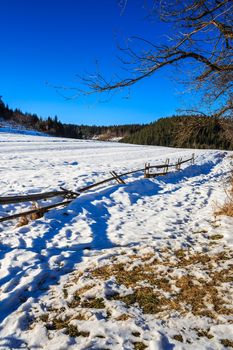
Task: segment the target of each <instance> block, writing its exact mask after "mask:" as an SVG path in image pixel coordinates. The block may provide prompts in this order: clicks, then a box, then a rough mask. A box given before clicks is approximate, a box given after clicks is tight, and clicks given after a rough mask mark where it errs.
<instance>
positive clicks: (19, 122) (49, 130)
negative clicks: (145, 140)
mask: <svg viewBox="0 0 233 350" xmlns="http://www.w3.org/2000/svg"><path fill="white" fill-rule="evenodd" d="M0 119H2V120H3V121H4V122H5V123H8V124H13V125H14V126H15V127H16V129H17V127H19V126H21V127H22V128H25V129H27V130H33V131H38V132H42V133H46V134H49V135H53V136H60V137H69V138H79V139H92V138H94V139H97V140H116V141H118V140H120V139H121V138H123V137H126V136H130V135H132V134H134V133H136V132H138V131H139V130H141V129H142V128H144V127H145V125H140V124H131V125H112V126H96V125H93V126H89V125H76V124H64V123H62V122H60V121H59V120H58V118H57V117H56V116H55V117H54V118H51V117H48V118H47V119H43V118H41V117H39V116H38V115H37V114H30V113H23V112H22V111H20V110H19V109H15V110H13V109H11V108H9V107H8V106H7V105H6V104H5V103H4V102H3V101H2V100H1V98H0Z"/></svg>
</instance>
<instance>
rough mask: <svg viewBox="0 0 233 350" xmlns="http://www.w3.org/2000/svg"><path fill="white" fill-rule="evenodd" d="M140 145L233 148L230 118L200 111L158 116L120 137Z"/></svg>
mask: <svg viewBox="0 0 233 350" xmlns="http://www.w3.org/2000/svg"><path fill="white" fill-rule="evenodd" d="M121 141H122V142H126V143H134V144H140V145H158V146H169V147H185V148H186V147H188V148H214V149H215V148H216V149H226V150H232V149H233V121H232V119H228V118H216V117H207V116H200V115H192V116H187V115H183V116H172V117H170V118H161V119H159V120H158V121H156V122H154V123H151V124H149V125H147V126H145V127H144V128H143V129H142V130H140V131H137V132H135V133H134V134H133V135H130V136H127V137H125V138H123V139H122V140H121Z"/></svg>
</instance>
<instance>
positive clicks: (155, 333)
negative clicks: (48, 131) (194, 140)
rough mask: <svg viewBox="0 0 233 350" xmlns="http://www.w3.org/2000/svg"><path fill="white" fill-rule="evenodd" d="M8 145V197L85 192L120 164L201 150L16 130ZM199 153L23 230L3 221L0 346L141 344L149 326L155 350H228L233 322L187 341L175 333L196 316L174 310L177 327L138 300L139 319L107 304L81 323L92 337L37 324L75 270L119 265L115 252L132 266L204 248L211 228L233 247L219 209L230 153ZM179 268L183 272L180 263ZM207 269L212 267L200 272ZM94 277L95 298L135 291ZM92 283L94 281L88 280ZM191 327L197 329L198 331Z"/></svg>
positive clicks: (4, 191)
mask: <svg viewBox="0 0 233 350" xmlns="http://www.w3.org/2000/svg"><path fill="white" fill-rule="evenodd" d="M0 145H1V148H0V171H1V181H0V195H1V196H6V195H17V194H28V193H38V192H43V191H48V190H49V191H50V190H58V189H59V187H60V186H63V187H65V188H67V189H71V190H73V191H77V190H78V189H79V188H81V187H82V186H85V185H89V184H92V183H93V182H96V181H99V180H102V179H104V178H107V177H109V172H110V171H111V170H115V171H116V172H118V173H122V172H126V171H129V170H133V169H137V168H142V167H143V166H144V163H145V162H149V163H151V164H160V163H161V162H164V161H165V159H166V158H170V161H171V162H175V161H176V160H177V158H179V157H183V159H185V158H190V156H191V155H192V153H193V152H194V151H193V150H189V149H175V148H166V147H156V146H137V145H128V144H127V145H126V144H118V143H111V142H107V143H106V142H100V141H83V140H72V139H61V138H53V137H45V136H33V135H17V134H12V133H2V134H1V133H0ZM195 157H196V159H195V164H194V165H191V164H188V163H187V164H184V165H183V167H182V171H179V172H174V173H171V174H168V175H166V176H164V177H162V176H161V177H158V178H154V179H144V178H143V176H142V173H140V172H138V173H136V174H134V175H131V176H129V177H127V178H125V181H126V182H127V185H120V184H118V183H116V182H114V181H113V182H111V183H109V184H105V185H103V186H102V187H99V188H97V189H93V190H91V191H89V192H88V193H85V194H82V195H81V196H80V197H79V198H77V199H76V200H74V201H73V202H72V203H71V204H70V205H69V206H68V207H65V208H61V209H59V208H57V209H54V210H51V211H50V212H48V213H46V214H45V216H44V217H42V218H40V219H37V220H35V221H31V222H30V223H29V224H28V225H25V226H22V227H17V221H11V222H4V223H3V224H1V225H0V266H1V269H0V323H1V326H0V349H1V350H5V349H56V350H58V349H60V350H61V349H116V350H117V349H134V348H136V347H134V346H136V345H133V340H135V339H137V336H134V338H135V337H136V338H135V339H134V338H132V337H133V336H132V332H134V333H135V332H136V333H139V334H140V336H139V340H140V341H143V342H144V343H145V344H146V346H147V348H148V349H150V350H155V349H165V350H168V349H175V350H178V349H224V346H223V345H221V342H220V341H219V339H221V338H226V335H227V337H228V339H231V340H233V329H232V325H231V326H229V325H227V324H222V325H220V326H218V324H217V323H216V325H212V328H211V330H212V332H213V333H214V335H215V337H214V339H208V338H202V340H201V341H199V342H198V343H197V344H193V343H192V344H188V343H186V344H183V343H182V342H179V341H177V340H174V339H173V338H172V333H173V334H176V330H177V329H181V328H182V327H183V328H185V327H186V328H189V322H190V325H192V324H193V323H192V322H194V321H193V320H192V319H185V318H183V319H182V318H180V317H175V316H174V318H172V319H170V320H169V327H168V325H166V326H164V323H163V320H161V319H160V320H158V319H156V317H155V315H150V316H145V315H144V314H143V313H142V312H141V311H140V308H137V307H134V309H133V312H132V314H131V318H130V320H125V321H121V322H116V321H114V319H113V318H107V317H105V316H106V315H104V314H103V313H101V312H100V311H98V312H95V313H93V314H92V316H91V317H90V318H89V320H88V322H86V323H82V321H77V320H76V321H74V322H76V323H77V324H78V326H79V328H80V327H81V329H82V327H83V329H82V331H87V332H89V333H88V334H89V335H88V336H87V337H82V336H79V337H72V336H69V335H67V334H65V333H64V332H63V331H62V329H61V330H58V331H56V334H55V335H54V333H53V332H55V331H52V330H51V331H49V330H48V329H47V328H46V327H45V326H44V323H43V322H40V321H38V322H36V323H34V324H33V322H34V321H33V320H35V319H38V315H41V314H43V312H48V310H53V309H56V307H57V305H59V307H60V308H61V310H63V309H62V307H64V305H65V302H64V297H63V291H64V286H66V285H67V283H68V282H69V281H70V280H71V281H72V276H74V275H73V274H74V273H75V272H77V271H78V272H80V271H85V269H87V267H89V268H91V267H92V266H102V265H104V264H110V263H112V261H113V260H114V257H115V259H118V261H120V262H123V263H124V261H128V259H129V257H130V256H131V255H132V254H134V253H135V252H137V254H138V253H140V254H144V253H145V254H146V253H147V252H151V250H152V251H153V252H154V253H155V254H157V253H156V252H159V251H162V250H163V249H173V250H178V249H191V250H192V251H194V252H201V251H203V249H204V248H203V247H205V245H206V241H207V239H206V235H207V233H206V232H208V235H211V234H217V233H219V227H220V231H221V232H220V233H221V235H222V236H223V238H222V239H221V240H220V241H218V243H217V246H216V247H217V248H216V249H217V250H221V249H225V248H224V247H227V248H229V249H230V248H231V247H232V245H233V235H232V223H233V222H232V219H230V218H225V217H223V218H219V219H218V225H215V226H216V227H213V221H214V216H213V212H214V206H215V205H216V203H217V204H222V203H223V202H224V200H225V196H226V195H225V192H224V189H225V187H226V183H225V182H226V180H227V177H228V175H229V169H230V167H231V166H232V160H230V152H228V153H227V152H221V151H217V150H213V151H210V150H195ZM59 200H61V198H56V199H49V200H47V201H40V204H42V205H46V204H51V203H55V202H56V201H59ZM29 206H30V203H20V204H14V205H13V204H10V205H3V206H0V216H5V215H10V214H13V213H15V212H20V211H21V210H24V209H26V208H28V207H29ZM214 222H215V223H216V221H214ZM195 232H202V233H200V234H194V233H195ZM124 259H125V260H124ZM138 263H139V261H137V260H136V261H134V262H132V264H136V265H137V264H138ZM132 267H133V265H132ZM176 273H177V275H179V274H181V275H182V271H180V270H179V269H178V270H177V271H176ZM197 273H198V274H200V275H201V274H203V273H202V271H200V270H198V271H197ZM94 282H95V283H96V287H95V288H94V290H93V291H92V293H94V295H96V293H97V292H98V293H100V296H101V293H102V297H105V295H107V294H108V292H109V293H111V292H112V291H113V290H118V289H119V288H120V292H121V293H123V294H124V293H125V294H126V295H127V293H128V294H129V293H131V291H130V290H128V289H127V288H126V289H124V287H122V286H120V287H119V286H118V285H117V283H116V282H115V280H114V276H112V278H110V280H109V281H108V283H105V284H103V283H102V284H101V283H100V282H98V283H97V282H96V281H94ZM82 283H83V286H85V278H84V280H83V282H82ZM70 285H72V286H71V287H70V288H71V289H72V288H73V289H72V291H74V290H75V288H77V285H76V286H75V284H72V282H70ZM78 287H82V285H80V286H78ZM114 288H115V289H114ZM118 292H119V290H118ZM98 293H97V294H98ZM115 304H116V307H115V308H114V307H113V304H111V308H112V310H111V312H112V314H113V315H114V312H115V316H116V317H117V315H118V314H119V315H120V314H122V313H124V306H123V305H122V304H119V302H115ZM61 314H62V312H61ZM195 322H196V321H195ZM195 322H194V323H195ZM198 322H199V326H200V327H202V328H205V327H207V325H208V320H206V319H205V318H203V319H200V320H199V321H198ZM32 324H33V326H32ZM190 329H191V326H190V328H189V331H188V332H189V334H190V336H191V335H192V331H191V330H190ZM136 333H135V334H136ZM135 344H136V343H135Z"/></svg>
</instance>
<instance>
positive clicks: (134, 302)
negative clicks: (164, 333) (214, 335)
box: [91, 249, 233, 318]
mask: <svg viewBox="0 0 233 350" xmlns="http://www.w3.org/2000/svg"><path fill="white" fill-rule="evenodd" d="M170 254H173V257H174V256H175V257H176V262H172V263H170V264H169V263H168V261H169V256H167V261H164V262H161V261H160V262H158V260H156V259H154V260H153V257H151V256H150V263H148V261H147V259H145V260H144V261H142V260H139V259H140V258H141V257H139V256H138V260H139V262H140V264H139V265H137V266H136V267H134V268H130V267H131V266H130V265H131V264H132V261H131V264H130V263H129V264H127V263H125V264H122V263H118V264H117V263H114V264H112V265H111V264H109V265H105V266H102V267H98V268H96V269H94V270H92V271H91V276H92V277H95V278H97V279H100V280H107V279H108V278H110V277H111V276H114V277H115V279H116V282H117V283H118V284H119V285H124V286H125V287H128V288H129V287H130V288H132V289H133V293H131V294H128V295H119V294H115V295H113V296H111V297H109V300H119V301H122V302H124V304H125V305H126V306H127V307H128V308H130V307H131V306H139V307H140V308H141V309H142V311H143V312H144V313H145V314H158V313H163V315H165V316H169V315H170V314H171V313H172V312H174V311H178V312H180V313H181V314H183V315H184V314H187V313H189V312H190V311H191V312H192V313H193V314H194V315H196V316H206V317H210V318H216V317H218V315H220V314H222V315H232V314H233V310H232V308H231V306H230V305H229V302H228V303H227V301H226V300H228V299H229V300H230V299H231V300H232V298H231V294H230V293H231V292H230V290H229V288H228V290H226V286H223V284H226V283H231V282H232V280H233V275H232V271H233V269H232V265H231V264H229V263H228V262H227V261H228V260H229V259H232V252H230V251H224V252H220V253H218V254H215V255H209V254H206V253H194V254H190V252H189V251H188V250H183V249H182V250H181V249H180V250H179V251H175V252H173V253H172V252H171V253H170ZM134 259H136V257H134ZM151 259H152V260H151ZM151 261H154V263H151ZM216 264H217V265H218V270H216ZM223 264H227V267H225V268H223V267H222V268H220V267H221V265H223ZM161 267H163V268H165V270H164V271H162V269H161ZM129 268H130V269H129ZM158 268H159V269H158ZM194 268H196V269H197V270H198V271H200V272H205V273H206V275H207V277H206V278H197V277H195V275H193V274H192V270H193V269H194ZM176 269H183V270H184V271H183V274H182V277H179V278H178V277H175V276H176V275H174V276H173V275H172V273H173V272H174V271H175V270H176ZM161 271H162V272H161ZM174 286H176V287H177V288H178V291H177V290H176V291H174ZM224 288H225V289H224ZM221 289H224V292H222V291H221ZM225 297H226V298H227V297H228V299H225Z"/></svg>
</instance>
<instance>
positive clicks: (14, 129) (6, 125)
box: [0, 117, 48, 136]
mask: <svg viewBox="0 0 233 350" xmlns="http://www.w3.org/2000/svg"><path fill="white" fill-rule="evenodd" d="M3 132H4V133H8V134H9V133H10V134H22V135H32V136H48V135H46V134H45V133H42V132H39V131H36V130H33V129H27V128H25V127H24V126H22V125H20V124H17V123H15V122H13V121H6V120H4V119H3V118H1V117H0V133H3Z"/></svg>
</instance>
